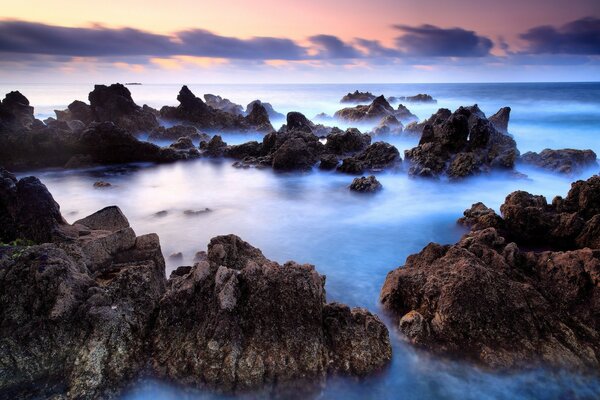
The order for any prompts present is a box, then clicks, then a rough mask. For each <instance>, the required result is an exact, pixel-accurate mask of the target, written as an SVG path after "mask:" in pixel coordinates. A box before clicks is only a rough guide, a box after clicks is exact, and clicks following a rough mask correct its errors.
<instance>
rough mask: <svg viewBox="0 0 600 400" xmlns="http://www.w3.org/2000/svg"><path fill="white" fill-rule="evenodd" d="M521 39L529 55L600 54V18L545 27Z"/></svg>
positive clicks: (536, 28)
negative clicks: (525, 44)
mask: <svg viewBox="0 0 600 400" xmlns="http://www.w3.org/2000/svg"><path fill="white" fill-rule="evenodd" d="M519 37H520V38H521V39H523V40H525V41H526V42H527V48H526V50H525V51H524V53H529V54H575V55H598V54H600V18H595V17H587V18H581V19H578V20H575V21H572V22H569V23H568V24H565V25H563V26H561V27H559V28H556V27H553V26H550V25H544V26H537V27H535V28H531V29H529V30H528V31H527V32H525V33H522V34H521V35H519Z"/></svg>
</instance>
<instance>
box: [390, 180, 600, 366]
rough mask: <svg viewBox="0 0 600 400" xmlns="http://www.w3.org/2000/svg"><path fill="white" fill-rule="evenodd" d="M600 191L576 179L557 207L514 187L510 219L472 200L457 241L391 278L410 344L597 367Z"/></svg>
mask: <svg viewBox="0 0 600 400" xmlns="http://www.w3.org/2000/svg"><path fill="white" fill-rule="evenodd" d="M598 188H600V178H598V177H592V178H590V179H588V181H578V182H575V183H574V184H573V185H572V188H571V190H570V191H569V194H568V195H567V197H566V198H565V199H562V198H557V199H555V200H554V201H553V204H552V205H548V204H547V202H546V200H545V199H544V198H543V197H542V196H534V195H531V194H529V193H526V192H514V193H512V194H510V195H509V196H508V197H507V199H506V202H505V203H504V204H503V205H502V207H501V211H502V217H500V216H498V215H496V214H495V213H494V212H493V210H491V209H489V208H487V207H485V206H484V205H483V204H482V203H477V204H474V205H473V207H472V208H471V209H470V210H467V211H465V217H464V218H462V219H461V220H459V222H461V223H463V224H465V225H467V226H470V227H471V229H472V230H471V232H470V233H469V234H467V235H465V236H464V237H463V238H462V239H461V240H460V241H459V242H458V243H456V244H454V245H446V246H442V245H439V244H436V243H430V244H429V245H427V246H426V247H425V248H424V249H423V250H422V251H421V252H420V253H418V254H414V255H411V256H409V257H408V258H407V260H406V264H405V265H404V266H403V267H401V268H398V269H396V270H394V271H392V272H390V273H389V274H388V276H387V278H386V281H385V284H384V286H383V288H382V291H381V301H382V303H383V306H384V308H385V309H386V310H388V311H389V312H391V313H392V314H393V315H394V316H395V317H396V318H397V320H398V329H399V330H400V331H401V332H402V333H404V334H405V335H406V338H407V340H409V341H410V342H411V343H413V344H415V345H417V346H419V347H423V348H425V349H428V350H430V351H433V352H435V353H438V354H443V355H448V356H451V357H458V358H463V359H468V360H471V361H474V362H476V363H480V364H483V365H486V366H490V367H493V368H516V367H531V365H537V363H538V362H539V363H543V365H546V366H554V367H563V368H571V369H578V370H586V371H595V370H597V369H598V367H599V366H600V324H599V320H598V315H599V314H598V313H599V312H600V306H599V304H600V302H599V300H600V297H599V296H600V286H599V285H600V283H599V281H598V272H597V271H598V268H600V249H599V247H598V246H599V245H600V243H599V241H598V240H597V238H598V236H597V234H598V232H600V228H599V226H598V224H599V223H600V214H598V212H599V211H600V210H599V209H598V208H597V206H598V204H600V202H598V200H599V195H598V194H597V193H600V191H597V189H598ZM567 199H569V200H567ZM592 214H593V216H592ZM592 232H595V233H592ZM582 237H585V239H584V240H581V238H582ZM532 246H533V247H534V249H535V250H529V249H531V248H532Z"/></svg>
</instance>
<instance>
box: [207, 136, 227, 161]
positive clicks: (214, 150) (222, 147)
mask: <svg viewBox="0 0 600 400" xmlns="http://www.w3.org/2000/svg"><path fill="white" fill-rule="evenodd" d="M200 150H202V151H203V154H205V155H207V156H209V157H223V155H224V154H225V151H226V150H227V143H225V142H224V141H223V139H222V138H221V136H220V135H215V136H213V137H212V139H210V141H209V142H201V143H200Z"/></svg>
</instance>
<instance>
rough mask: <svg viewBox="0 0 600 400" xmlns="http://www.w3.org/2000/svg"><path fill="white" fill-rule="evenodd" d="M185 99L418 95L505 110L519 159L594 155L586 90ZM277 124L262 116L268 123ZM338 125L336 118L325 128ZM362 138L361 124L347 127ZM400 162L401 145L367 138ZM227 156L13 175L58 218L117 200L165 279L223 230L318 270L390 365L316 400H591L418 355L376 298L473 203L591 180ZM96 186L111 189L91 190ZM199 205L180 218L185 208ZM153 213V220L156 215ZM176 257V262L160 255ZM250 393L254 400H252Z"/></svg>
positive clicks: (315, 107)
mask: <svg viewBox="0 0 600 400" xmlns="http://www.w3.org/2000/svg"><path fill="white" fill-rule="evenodd" d="M180 86H181V85H140V86H129V89H130V90H131V92H132V95H133V98H134V100H135V101H136V103H138V104H139V105H142V104H148V105H150V106H152V107H156V108H160V106H162V105H176V104H177V100H176V96H177V93H178V91H179V89H180ZM188 86H189V87H190V89H191V90H192V91H193V92H194V93H195V94H196V95H198V96H199V97H200V96H201V95H202V94H204V93H212V94H218V95H221V96H222V97H225V98H228V99H230V100H231V101H233V102H235V103H239V104H242V105H243V106H244V107H245V105H246V104H247V103H249V102H250V101H252V100H255V99H260V100H262V101H265V102H269V103H271V104H272V105H273V107H274V108H275V110H277V111H279V112H281V113H283V114H285V113H287V112H289V111H300V112H302V113H304V114H305V115H306V116H307V117H309V118H312V117H314V116H315V115H316V114H318V113H321V112H325V113H327V114H329V115H332V114H333V113H334V112H335V111H336V110H337V109H339V108H342V107H343V106H344V105H341V104H340V103H339V99H340V98H341V97H342V96H343V95H344V94H346V93H347V92H350V91H354V90H356V89H358V90H361V91H364V90H369V91H371V92H373V93H374V94H376V95H378V94H385V95H386V97H387V96H404V95H414V94H417V93H428V94H430V95H432V96H433V97H434V98H435V99H437V100H438V103H437V104H406V105H407V106H408V108H409V109H410V110H411V111H412V112H413V113H414V114H416V115H417V116H418V117H419V118H421V119H424V118H427V117H429V116H430V115H431V114H432V113H433V112H435V111H436V110H437V109H438V108H440V107H445V108H449V109H451V110H454V109H456V108H457V107H459V106H460V105H472V104H475V103H476V104H478V105H479V107H480V108H481V109H482V110H483V111H484V112H485V113H486V115H488V116H489V115H492V114H493V113H495V112H496V111H497V110H498V109H499V108H500V107H503V106H510V107H511V108H512V113H511V120H510V123H509V132H510V133H511V134H512V135H513V136H514V138H515V140H516V142H517V146H518V148H519V150H520V151H521V153H524V152H526V151H541V150H542V149H544V148H553V149H559V148H567V147H569V148H577V149H592V150H594V151H595V152H596V153H597V154H600V83H497V84H389V85H379V84H377V85H370V84H339V85H338V84H336V85H206V84H203V85H199V84H190V85H188ZM92 89H93V85H91V84H90V85H54V84H30V85H19V86H12V85H7V84H0V90H1V91H3V93H6V92H8V91H11V90H19V91H21V93H23V94H24V95H25V96H26V97H27V98H28V99H29V100H30V102H31V105H33V106H34V107H35V113H36V116H38V117H39V118H42V119H44V118H47V117H49V116H53V115H54V113H53V110H54V109H64V108H66V106H67V105H68V104H69V103H70V102H71V101H73V100H75V99H79V100H84V101H87V94H88V93H89V92H90V91H91V90H92ZM283 122H284V121H274V125H275V127H278V126H280V125H281V124H282V123H283ZM335 125H337V126H339V127H347V126H349V125H348V124H341V123H335ZM359 128H360V129H361V130H368V129H369V128H370V127H369V126H360V127H359ZM220 134H221V135H222V136H223V139H224V140H225V141H226V142H227V143H230V144H233V143H241V142H245V141H248V140H260V138H261V137H262V135H259V134H254V133H220ZM374 140H384V141H388V142H390V143H392V144H394V145H395V146H396V147H398V149H399V150H400V153H401V154H403V151H404V150H405V149H408V148H411V147H413V146H415V145H416V143H417V141H418V138H414V137H401V136H400V137H377V138H375V139H374ZM231 163H232V161H231V160H208V159H200V160H195V161H190V162H179V163H175V164H170V165H148V164H136V165H121V166H112V167H103V168H93V169H87V170H71V171H63V170H41V171H27V172H25V173H20V174H19V176H26V175H36V176H38V177H39V178H40V179H41V180H42V182H43V183H44V184H46V186H47V187H48V189H49V190H50V192H51V193H52V194H53V195H54V197H55V199H56V201H57V202H58V203H59V204H60V206H61V211H62V213H63V215H64V216H65V218H67V220H68V221H69V222H73V221H75V220H77V219H79V218H82V217H84V216H86V215H88V214H90V213H92V212H94V211H96V210H99V209H101V208H103V207H105V206H108V205H113V204H114V205H118V206H119V207H120V208H121V209H122V210H123V212H124V213H125V215H126V216H127V217H128V219H129V221H130V223H131V226H132V227H133V228H134V230H135V231H136V233H137V234H138V235H140V234H145V233H149V232H156V233H158V234H159V236H160V240H161V245H162V249H163V254H164V255H165V258H166V261H167V276H168V274H169V273H170V271H171V270H172V269H174V268H175V267H177V266H178V265H191V264H192V262H193V257H194V254H195V253H196V252H197V251H200V250H206V245H207V243H208V241H209V240H210V238H211V237H213V236H216V235H221V234H229V233H234V234H236V235H238V236H240V237H242V238H243V239H244V240H246V241H248V242H249V243H250V244H252V245H254V246H255V247H258V248H260V249H261V250H262V251H263V253H264V254H265V255H266V256H267V257H268V258H270V259H273V260H276V261H278V262H281V263H283V262H285V261H287V260H295V261H297V262H300V263H311V264H314V265H315V266H316V268H317V270H318V271H319V272H320V273H321V274H324V275H326V276H327V281H326V290H327V298H328V301H338V302H343V303H347V304H349V305H351V306H360V307H365V308H368V309H369V310H371V311H373V312H375V313H377V314H378V315H380V316H381V317H382V318H383V319H384V320H385V321H386V323H387V324H388V327H389V328H390V336H391V339H392V343H393V350H394V355H393V361H392V363H391V365H390V366H389V368H387V369H386V370H385V371H383V372H382V373H381V374H378V375H376V376H372V377H367V378H364V379H360V380H357V379H350V378H332V379H329V380H328V382H327V384H326V385H325V386H324V387H323V388H321V390H320V394H319V396H318V398H321V399H338V398H345V399H369V398H377V399H397V398H403V399H422V398H435V399H564V398H569V399H580V398H581V399H587V398H590V399H591V398H599V397H600V381H599V380H598V379H597V378H595V377H589V376H582V375H578V374H575V373H572V372H570V371H564V370H562V371H560V370H559V371H557V370H549V369H546V368H544V367H543V366H538V367H536V368H532V369H529V370H526V371H517V372H510V373H508V372H503V373H498V372H492V371H488V370H482V369H479V368H476V367H474V366H471V365H468V364H465V363H462V362H458V361H451V360H445V359H439V358H436V357H432V356H430V355H427V354H425V353H422V352H419V351H416V350H414V349H412V348H411V347H410V346H408V345H407V344H406V343H404V342H403V341H402V339H401V337H400V335H398V333H397V332H396V331H395V328H394V326H393V323H392V321H391V320H389V319H388V318H387V317H386V316H385V315H384V314H383V313H382V312H381V309H380V307H379V304H378V297H379V291H380V289H381V286H382V284H383V281H384V279H385V276H386V274H387V273H388V272H389V271H391V270H392V269H394V268H396V267H398V266H401V265H403V264H404V261H405V259H406V257H407V256H408V255H410V254H412V253H415V252H418V251H420V250H421V249H422V248H423V247H424V246H425V245H427V244H428V243H429V242H438V243H454V242H456V241H457V240H458V239H459V238H460V236H461V235H462V234H464V233H465V230H464V229H462V228H460V227H458V226H457V225H456V219H457V218H459V217H460V216H462V212H463V211H464V210H465V209H467V208H469V207H470V206H471V204H473V203H475V202H478V201H482V202H484V203H485V204H486V205H487V206H489V207H492V208H494V209H495V210H497V211H498V210H499V206H500V205H501V204H502V203H503V201H504V199H505V197H506V196H507V195H508V194H509V193H511V192H512V191H515V190H526V191H529V192H531V193H534V194H542V195H544V196H546V197H547V198H548V200H549V201H551V199H552V198H553V197H554V196H556V195H563V196H564V195H565V194H566V193H567V191H568V190H569V188H570V184H571V182H572V181H574V180H576V179H585V178H588V177H589V176H591V175H593V174H597V173H598V171H599V170H600V168H598V167H596V168H594V169H590V170H586V171H583V172H581V173H579V174H578V175H576V176H568V177H567V176H559V175H556V174H552V173H549V172H545V171H541V170H538V169H535V168H532V167H527V166H523V165H518V166H517V170H518V171H520V172H522V173H524V174H526V175H527V176H528V178H526V179H523V178H521V179H519V178H516V177H515V176H513V175H510V174H503V173H494V174H490V175H486V176H478V177H473V178H470V179H466V180H463V181H460V182H448V181H445V180H440V181H431V180H423V179H414V178H410V177H408V176H407V174H406V171H405V170H404V171H389V172H383V173H380V174H378V175H377V178H378V179H379V181H380V182H381V183H382V184H383V187H384V189H383V191H381V192H380V193H377V194H375V195H372V196H369V195H368V196H365V195H358V194H354V193H351V192H350V191H349V190H348V188H347V186H348V185H349V184H350V182H351V181H352V178H353V177H352V176H350V175H344V174H340V173H336V172H323V171H319V170H317V169H315V170H313V171H310V172H306V173H275V172H273V171H271V170H270V169H263V170H261V169H236V168H233V167H232V166H231ZM98 180H105V181H109V182H110V183H111V184H112V185H113V187H111V188H108V189H95V188H94V187H93V183H94V182H95V181H98ZM206 208H208V209H209V210H210V211H209V212H205V213H200V214H198V215H188V214H186V213H184V211H186V210H204V209H206ZM160 211H166V213H160V214H159V215H160V216H157V213H158V212H160ZM179 252H181V253H182V254H183V261H181V260H175V259H173V258H171V257H169V256H170V255H171V254H174V253H179ZM250 396H256V397H261V396H262V395H261V394H253V395H250ZM125 398H127V399H150V398H152V399H171V398H189V399H196V398H202V399H212V398H222V397H221V396H219V395H217V394H214V393H211V392H204V391H189V390H183V389H181V388H176V387H172V386H170V385H168V384H167V383H164V382H157V381H144V382H142V383H140V384H139V385H136V386H135V387H134V388H133V389H132V390H131V391H130V392H128V393H127V394H126V395H125Z"/></svg>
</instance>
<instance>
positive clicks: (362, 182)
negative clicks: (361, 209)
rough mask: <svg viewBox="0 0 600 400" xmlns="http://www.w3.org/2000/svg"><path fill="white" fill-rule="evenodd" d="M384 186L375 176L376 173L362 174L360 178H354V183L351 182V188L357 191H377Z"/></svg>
mask: <svg viewBox="0 0 600 400" xmlns="http://www.w3.org/2000/svg"><path fill="white" fill-rule="evenodd" d="M382 188H383V186H381V183H379V181H378V180H377V178H375V176H374V175H370V176H368V177H366V176H361V177H360V178H354V180H353V181H352V183H351V184H350V190H353V191H355V192H363V193H364V192H368V193H372V192H377V191H379V190H381V189H382Z"/></svg>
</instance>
